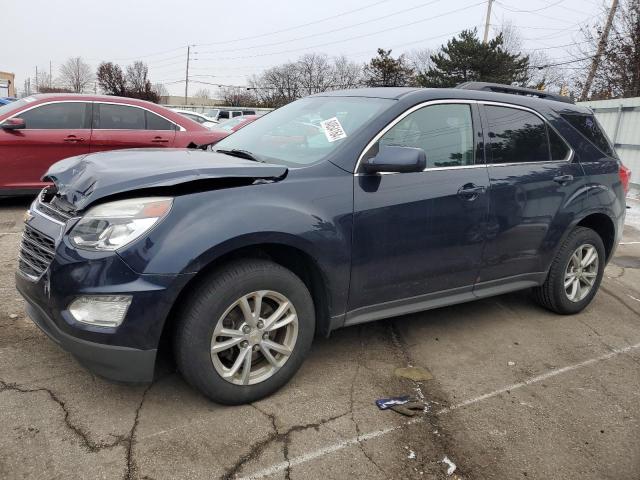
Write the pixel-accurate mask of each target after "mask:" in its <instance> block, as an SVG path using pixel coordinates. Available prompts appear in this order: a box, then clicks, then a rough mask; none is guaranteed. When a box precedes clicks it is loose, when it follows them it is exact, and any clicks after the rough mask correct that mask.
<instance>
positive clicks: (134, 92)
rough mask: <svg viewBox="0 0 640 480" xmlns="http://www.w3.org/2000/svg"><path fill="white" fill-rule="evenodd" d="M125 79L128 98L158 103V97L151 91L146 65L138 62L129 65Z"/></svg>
mask: <svg viewBox="0 0 640 480" xmlns="http://www.w3.org/2000/svg"><path fill="white" fill-rule="evenodd" d="M125 79H126V82H127V96H128V97H133V98H140V99H142V100H148V101H150V102H156V103H157V102H158V95H157V94H156V92H155V91H154V90H153V87H152V86H151V81H150V80H149V67H147V65H146V63H144V62H140V61H138V62H134V63H133V64H131V65H129V66H128V67H127V74H126V76H125Z"/></svg>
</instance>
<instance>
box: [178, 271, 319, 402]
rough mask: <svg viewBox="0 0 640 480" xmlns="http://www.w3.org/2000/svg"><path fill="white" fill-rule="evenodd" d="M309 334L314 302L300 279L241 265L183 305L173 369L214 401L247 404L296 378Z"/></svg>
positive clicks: (312, 326)
mask: <svg viewBox="0 0 640 480" xmlns="http://www.w3.org/2000/svg"><path fill="white" fill-rule="evenodd" d="M276 317H277V318H276ZM314 329H315V310H314V305H313V300H312V298H311V294H310V293H309V290H308V289H307V287H306V285H305V284H304V283H303V282H302V280H300V278H298V277H297V276H296V275H295V274H294V273H293V272H291V271H290V270H288V269H286V268H284V267H282V266H281V265H278V264H276V263H273V262H270V261H267V260H262V259H247V260H241V261H237V262H233V263H231V264H228V265H226V266H224V267H222V269H220V270H218V271H216V272H214V273H213V274H212V275H211V276H209V278H207V279H205V280H204V281H203V282H202V283H201V284H200V285H198V287H197V288H196V289H195V291H194V292H193V293H192V294H191V295H190V297H189V298H188V300H187V302H186V304H185V306H184V308H183V309H182V312H181V314H180V316H179V318H178V325H177V328H176V334H175V337H174V351H175V356H176V363H177V366H178V370H179V371H180V372H181V373H182V375H183V377H184V378H185V380H186V381H187V382H188V383H189V384H190V385H192V386H193V387H195V388H196V389H198V390H200V391H201V392H202V393H203V394H204V395H206V396H207V397H209V398H210V399H211V400H213V401H215V402H218V403H222V404H226V405H239V404H243V403H250V402H253V401H255V400H258V399H260V398H263V397H266V396H268V395H270V394H272V393H274V392H275V391H277V390H278V389H279V388H280V387H282V386H283V385H284V384H285V383H287V382H288V381H289V379H291V377H293V375H294V374H295V373H296V371H297V370H298V368H299V367H300V366H301V365H302V362H303V361H304V359H305V357H306V356H307V354H308V352H309V350H310V348H311V342H312V340H313V336H314ZM288 352H290V353H288Z"/></svg>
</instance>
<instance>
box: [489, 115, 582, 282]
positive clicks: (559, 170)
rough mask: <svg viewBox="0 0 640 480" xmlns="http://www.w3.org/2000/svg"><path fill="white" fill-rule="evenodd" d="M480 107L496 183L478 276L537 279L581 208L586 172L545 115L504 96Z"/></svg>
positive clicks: (494, 182) (491, 278) (491, 198)
mask: <svg viewBox="0 0 640 480" xmlns="http://www.w3.org/2000/svg"><path fill="white" fill-rule="evenodd" d="M481 108H482V111H483V117H484V119H485V122H486V125H485V129H484V130H485V132H486V136H487V138H486V142H487V146H488V148H487V152H488V159H487V161H488V162H489V176H490V180H491V188H490V190H489V203H490V212H489V222H490V223H489V229H488V238H487V242H486V247H485V251H484V255H483V268H482V270H481V272H480V278H479V283H482V282H492V281H493V282H496V283H500V281H501V280H502V281H504V279H508V281H509V283H510V284H512V283H513V282H514V281H522V282H532V281H533V282H535V281H536V280H539V278H537V277H541V275H543V274H544V272H545V271H546V269H547V268H548V263H549V262H550V258H551V257H552V255H553V252H554V250H555V247H556V246H557V244H558V241H559V239H560V237H561V236H562V235H563V233H564V232H565V230H566V228H567V226H568V225H569V223H570V222H571V220H572V218H574V215H575V214H577V213H579V211H580V210H581V209H582V203H581V200H580V198H582V196H581V195H580V193H581V192H583V191H584V190H585V188H586V178H585V176H584V174H583V170H582V166H581V165H580V163H578V162H577V161H575V159H574V154H573V151H572V150H571V148H570V147H569V145H568V144H567V143H566V142H565V141H564V140H563V139H562V137H561V136H560V135H559V134H558V133H557V132H556V131H555V129H553V127H551V126H550V125H549V124H548V122H546V121H545V120H544V119H543V118H542V116H540V115H539V114H537V113H536V112H534V111H532V110H529V109H526V108H524V107H517V106H511V105H504V104H492V103H486V104H484V105H481ZM485 286H490V285H485ZM481 287H482V286H481V285H478V290H480V288H481Z"/></svg>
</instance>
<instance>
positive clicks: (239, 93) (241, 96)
mask: <svg viewBox="0 0 640 480" xmlns="http://www.w3.org/2000/svg"><path fill="white" fill-rule="evenodd" d="M220 98H221V99H222V102H223V103H224V105H226V106H228V107H252V106H254V105H255V104H256V99H255V97H254V96H253V95H252V94H251V91H250V90H247V89H246V88H241V87H224V88H222V89H221V90H220Z"/></svg>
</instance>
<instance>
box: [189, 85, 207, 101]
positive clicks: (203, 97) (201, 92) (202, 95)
mask: <svg viewBox="0 0 640 480" xmlns="http://www.w3.org/2000/svg"><path fill="white" fill-rule="evenodd" d="M193 98H198V99H200V100H209V99H210V98H211V92H210V91H209V89H208V88H201V89H200V90H198V91H197V92H196V93H195V94H194V95H193Z"/></svg>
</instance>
